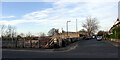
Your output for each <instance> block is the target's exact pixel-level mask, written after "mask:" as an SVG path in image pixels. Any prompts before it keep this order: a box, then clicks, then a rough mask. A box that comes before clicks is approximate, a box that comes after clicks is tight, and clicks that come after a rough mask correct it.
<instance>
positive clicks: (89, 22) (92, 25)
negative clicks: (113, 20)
mask: <svg viewBox="0 0 120 60" xmlns="http://www.w3.org/2000/svg"><path fill="white" fill-rule="evenodd" d="M82 26H83V28H85V29H86V30H87V33H88V36H90V35H91V34H92V33H95V32H96V31H97V30H98V27H99V25H98V21H97V19H96V18H91V17H88V18H86V22H85V23H83V25H82Z"/></svg>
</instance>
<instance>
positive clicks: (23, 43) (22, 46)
mask: <svg viewBox="0 0 120 60" xmlns="http://www.w3.org/2000/svg"><path fill="white" fill-rule="evenodd" d="M22 41H23V43H22V47H23V48H24V40H22Z"/></svg>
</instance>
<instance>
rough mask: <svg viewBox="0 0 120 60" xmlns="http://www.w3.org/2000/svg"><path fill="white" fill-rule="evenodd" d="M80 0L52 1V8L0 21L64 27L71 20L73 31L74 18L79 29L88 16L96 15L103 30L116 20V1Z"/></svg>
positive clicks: (13, 23) (71, 29) (14, 23)
mask: <svg viewBox="0 0 120 60" xmlns="http://www.w3.org/2000/svg"><path fill="white" fill-rule="evenodd" d="M81 1H82V0H81ZM81 1H79V0H76V1H73V0H69V1H68V0H59V1H57V2H54V3H53V8H47V9H45V10H40V11H34V12H31V13H28V14H26V15H24V16H23V18H22V19H18V20H12V21H0V22H1V23H6V24H12V25H16V24H21V23H25V22H33V23H36V24H37V25H40V24H46V25H48V27H50V26H52V27H57V28H60V27H64V29H65V28H66V21H67V20H71V23H70V24H69V25H70V26H71V27H69V29H70V31H75V20H76V18H77V19H78V26H79V27H78V29H79V30H80V29H81V28H82V23H83V22H84V21H85V18H86V17H88V16H91V17H97V19H98V20H99V21H100V26H101V28H100V29H103V30H108V29H109V28H110V27H111V25H112V24H113V23H114V22H113V20H116V18H117V17H116V16H117V7H116V6H117V3H116V2H99V3H98V2H81ZM87 1H89V0H87ZM107 1H108V0H107ZM111 1H112V0H111ZM115 1H117V0H115ZM114 8H115V9H114ZM105 22H107V23H105ZM73 28H74V29H73Z"/></svg>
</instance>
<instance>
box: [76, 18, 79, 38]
mask: <svg viewBox="0 0 120 60" xmlns="http://www.w3.org/2000/svg"><path fill="white" fill-rule="evenodd" d="M77 30H78V27H77V19H76V33H77V37H78V40H79V35H78V31H77Z"/></svg>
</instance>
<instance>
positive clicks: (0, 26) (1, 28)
mask: <svg viewBox="0 0 120 60" xmlns="http://www.w3.org/2000/svg"><path fill="white" fill-rule="evenodd" d="M5 27H6V26H5V25H0V31H1V32H0V34H1V40H3V39H2V38H3V34H4V31H5Z"/></svg>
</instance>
